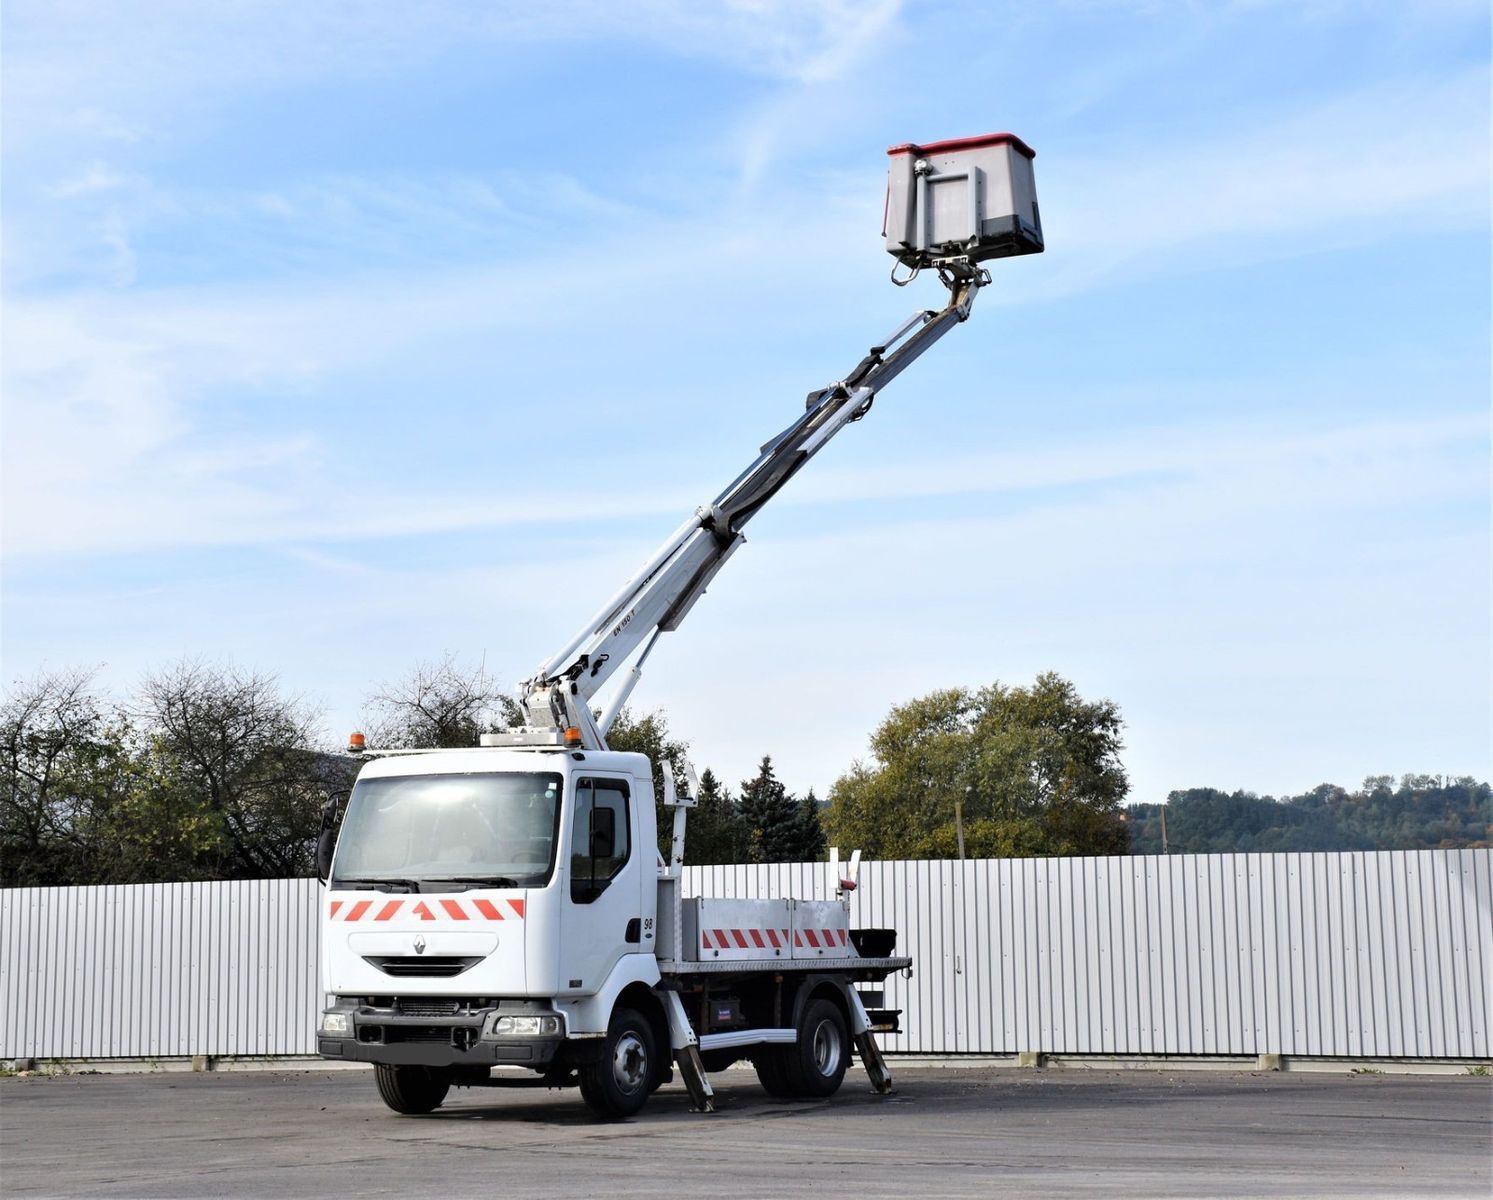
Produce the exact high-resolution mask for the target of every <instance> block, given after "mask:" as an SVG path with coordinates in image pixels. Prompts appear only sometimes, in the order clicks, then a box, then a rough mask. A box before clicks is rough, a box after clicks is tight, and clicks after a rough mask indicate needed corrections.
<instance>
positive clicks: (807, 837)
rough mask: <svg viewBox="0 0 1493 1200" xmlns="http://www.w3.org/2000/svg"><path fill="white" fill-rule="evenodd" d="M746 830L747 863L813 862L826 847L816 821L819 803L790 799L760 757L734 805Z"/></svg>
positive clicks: (769, 762) (768, 759)
mask: <svg viewBox="0 0 1493 1200" xmlns="http://www.w3.org/2000/svg"><path fill="white" fill-rule="evenodd" d="M738 808H739V809H740V812H741V821H742V824H743V825H744V826H745V828H746V849H747V856H746V859H744V860H740V861H750V862H764V863H767V862H817V861H818V860H819V859H821V858H823V857H824V854H825V849H826V843H825V838H824V830H823V828H822V827H821V825H820V821H819V802H818V801H817V800H815V799H814V794H813V793H812V792H810V793H809V795H807V796H806V797H804V799H803V800H799V799H798V798H797V797H795V796H794V795H792V793H790V792H789V791H788V789H787V788H786V787H784V786H783V783H782V781H781V780H779V779H778V777H777V775H776V774H775V773H774V772H773V769H772V758H771V756H770V755H763V757H762V763H761V765H760V766H759V767H758V769H757V774H756V775H755V776H753V777H752V778H751V779H747V780H744V781H743V782H742V785H741V799H740V801H739V802H738Z"/></svg>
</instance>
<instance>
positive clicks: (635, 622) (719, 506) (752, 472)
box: [488, 263, 989, 750]
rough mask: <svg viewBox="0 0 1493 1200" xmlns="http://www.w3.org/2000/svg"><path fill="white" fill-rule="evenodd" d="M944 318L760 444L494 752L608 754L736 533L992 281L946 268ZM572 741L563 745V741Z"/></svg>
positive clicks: (935, 316) (919, 329) (528, 699)
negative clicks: (646, 674)
mask: <svg viewBox="0 0 1493 1200" xmlns="http://www.w3.org/2000/svg"><path fill="white" fill-rule="evenodd" d="M939 274H940V277H941V278H942V279H943V281H944V283H945V284H946V286H947V287H948V288H949V293H950V298H949V303H948V304H947V305H946V306H945V307H944V308H943V309H941V310H938V311H936V312H935V311H932V310H927V311H923V312H919V313H916V314H914V315H913V316H912V317H910V318H909V319H908V320H907V321H905V322H903V324H902V325H901V326H899V327H898V328H897V329H896V331H895V332H893V333H892V335H891V336H890V337H888V338H887V339H886V340H885V341H884V342H882V343H881V344H879V345H877V346H873V347H872V348H871V350H870V352H869V353H868V354H867V355H866V357H865V358H863V359H862V360H861V361H860V362H859V363H858V364H856V367H855V369H854V370H853V371H851V372H850V374H849V375H847V376H846V377H845V378H844V379H842V380H840V381H839V382H837V383H834V384H831V385H830V386H829V387H825V388H821V389H819V390H818V391H815V392H811V393H810V394H809V397H808V400H807V402H806V405H805V409H804V413H803V415H802V416H800V417H799V418H798V419H797V420H795V421H794V422H793V423H792V424H791V425H789V426H788V428H786V429H784V430H783V431H782V432H781V433H779V434H778V435H777V436H776V437H774V438H772V439H770V440H769V441H768V442H767V443H766V444H764V445H763V446H762V448H761V450H760V452H759V453H758V456H757V458H756V460H755V461H754V462H753V463H752V464H751V465H750V466H749V467H747V469H746V470H745V471H743V472H742V473H741V474H740V475H738V476H737V477H736V478H735V479H734V480H732V481H731V483H730V484H728V485H727V486H726V488H725V489H724V490H723V491H722V492H721V493H720V494H719V495H718V496H716V497H715V499H714V500H712V501H711V502H710V503H709V504H706V505H702V506H701V507H700V508H697V509H696V510H695V512H694V513H693V514H692V515H691V516H690V518H689V519H688V520H687V521H685V522H684V524H683V525H681V526H680V527H679V528H678V529H677V530H675V531H674V533H673V534H672V535H671V536H670V538H669V539H668V540H667V541H666V542H664V544H663V545H662V546H660V547H659V549H658V550H657V551H655V552H654V554H653V556H652V557H651V558H649V560H648V561H647V562H646V563H645V564H644V565H643V567H642V569H641V570H639V571H638V572H637V574H635V575H634V576H633V577H632V578H631V579H630V580H628V582H627V583H626V584H625V585H624V586H623V587H622V588H621V590H619V591H618V592H617V593H616V595H614V596H613V597H612V598H611V599H610V600H609V601H608V602H607V603H606V605H605V606H604V607H603V608H601V609H600V610H599V611H598V612H597V614H596V615H595V616H594V617H593V618H592V619H591V620H590V621H589V622H587V623H586V625H585V626H584V627H583V628H582V629H581V631H580V632H579V633H577V634H576V636H575V637H573V638H572V639H571V640H570V641H569V642H568V643H567V644H566V645H565V647H564V648H563V649H562V650H560V651H559V652H558V653H557V654H555V655H553V656H552V657H551V658H549V659H548V660H546V661H545V662H544V663H543V665H541V667H540V668H539V671H538V673H537V674H536V675H535V676H534V677H533V678H532V679H530V680H528V681H527V682H526V683H525V684H524V685H523V688H522V691H523V704H524V709H525V713H526V721H525V728H524V729H523V730H520V731H515V732H513V733H510V734H499V735H488V740H489V741H490V742H491V743H496V744H505V743H507V744H522V743H533V742H545V743H559V742H562V741H569V742H570V743H572V744H576V745H578V746H581V747H584V748H588V749H595V750H604V749H606V733H607V730H608V729H609V728H610V727H611V724H612V722H613V720H615V719H616V716H617V714H618V713H619V712H620V711H621V708H622V704H623V703H624V702H625V701H626V699H627V696H628V695H629V694H630V693H631V691H632V688H633V686H634V685H635V684H636V683H637V680H638V675H639V672H640V670H641V667H642V661H643V659H644V658H646V657H647V655H648V653H649V652H650V651H651V650H652V648H653V645H654V643H655V642H656V641H657V639H658V635H659V634H661V633H665V632H668V631H670V630H674V629H678V628H679V625H680V623H681V622H682V621H683V620H684V618H685V617H686V616H687V615H688V614H689V611H690V609H692V608H693V607H694V605H695V602H696V601H697V600H699V598H700V597H701V596H702V595H704V594H705V590H706V588H707V587H708V586H709V585H710V582H711V580H712V579H714V578H715V576H716V573H717V572H719V571H720V569H721V567H722V566H724V565H725V563H726V560H727V559H729V558H730V557H731V555H733V554H734V553H736V551H737V549H738V548H739V547H740V546H741V544H742V543H743V542H744V541H745V540H746V539H745V536H744V535H743V533H742V529H743V528H744V526H745V525H746V523H747V522H748V521H750V520H751V519H752V517H753V516H755V515H756V514H757V512H759V511H760V510H761V509H762V507H763V506H764V505H765V504H767V502H768V501H769V500H771V499H772V498H773V497H774V496H775V495H777V493H778V492H779V491H780V490H781V489H782V487H783V485H784V484H786V483H787V482H788V480H790V479H791V478H792V477H793V476H794V475H795V474H797V473H798V471H799V470H800V469H802V467H803V465H804V464H805V463H807V462H808V461H809V459H811V458H813V457H814V455H815V454H817V453H819V451H820V450H822V449H823V448H824V446H825V445H826V444H827V443H828V442H829V440H830V439H831V438H833V437H834V436H835V434H837V433H839V432H840V430H842V429H844V428H845V427H846V426H847V425H849V424H851V423H853V422H855V421H858V420H860V419H861V418H862V417H864V416H865V415H866V413H867V412H868V411H869V410H870V408H871V403H872V401H873V400H874V399H875V397H876V394H877V392H878V391H879V390H880V389H881V388H883V387H885V386H886V384H888V383H890V382H891V381H892V380H893V379H895V378H896V377H897V376H898V375H899V374H901V373H902V371H903V370H904V369H906V367H907V366H908V365H909V364H911V363H912V362H913V361H914V360H915V359H917V358H918V357H919V356H920V355H921V354H922V353H923V352H924V351H926V350H927V349H928V348H929V347H930V346H931V345H933V343H934V342H936V341H938V340H939V338H941V337H943V335H944V334H945V333H947V332H948V331H949V330H950V329H952V328H953V327H954V326H955V325H957V324H959V323H960V322H962V321H964V320H965V319H967V318H968V316H969V313H970V308H971V306H972V305H973V303H974V299H975V294H976V293H977V292H978V290H979V288H980V287H981V286H982V285H983V284H985V283H988V282H989V275H988V274H987V273H986V272H985V271H984V270H982V269H980V268H979V267H976V266H974V265H972V264H969V263H954V264H946V265H944V266H943V267H942V268H941V269H940V272H939ZM634 655H636V659H635V661H634V663H633V666H632V669H631V670H630V672H629V673H628V676H627V678H625V679H624V680H623V682H622V684H621V686H620V687H619V689H618V692H617V695H615V696H614V697H613V699H612V702H611V703H610V704H609V705H608V706H607V708H606V710H605V712H604V713H602V715H601V716H600V717H599V718H598V717H597V716H595V715H594V714H593V712H592V703H591V702H592V700H593V698H594V697H595V696H596V695H597V694H598V693H599V692H600V691H601V690H602V688H603V687H604V686H605V685H606V684H607V683H608V681H609V680H610V679H611V677H612V676H613V675H614V674H615V673H616V671H617V670H618V669H619V668H620V667H622V666H623V665H624V664H625V663H626V662H627V661H628V660H629V659H632V658H634ZM567 733H568V737H567Z"/></svg>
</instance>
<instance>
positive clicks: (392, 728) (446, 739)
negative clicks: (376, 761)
mask: <svg viewBox="0 0 1493 1200" xmlns="http://www.w3.org/2000/svg"><path fill="white" fill-rule="evenodd" d="M368 711H369V715H370V717H371V719H370V720H369V722H368V725H369V730H368V733H369V744H370V745H372V746H376V747H382V748H385V749H395V750H433V749H461V748H463V747H467V746H475V745H477V744H478V741H479V739H480V737H481V735H482V734H484V733H492V732H495V731H498V730H502V729H507V728H508V727H509V726H510V725H515V724H519V723H521V721H522V715H521V713H520V712H519V705H518V701H517V700H515V699H514V698H513V697H512V696H508V695H505V694H504V693H503V692H502V691H501V690H500V689H499V687H498V685H497V682H496V680H494V679H493V677H492V676H491V675H489V674H488V673H487V671H486V669H485V668H484V667H481V666H478V667H477V668H476V669H474V670H471V671H464V670H463V669H462V668H461V667H460V666H458V665H457V662H456V659H455V657H454V656H453V655H450V654H448V655H446V657H445V658H443V659H441V661H440V662H437V663H418V664H416V666H415V668H414V670H412V671H411V672H410V673H409V674H408V675H407V676H405V677H404V678H403V679H401V680H399V681H398V682H397V683H395V684H393V685H384V686H383V687H382V689H381V690H380V691H378V692H376V693H375V694H374V695H373V696H372V697H371V698H370V699H369V701H368Z"/></svg>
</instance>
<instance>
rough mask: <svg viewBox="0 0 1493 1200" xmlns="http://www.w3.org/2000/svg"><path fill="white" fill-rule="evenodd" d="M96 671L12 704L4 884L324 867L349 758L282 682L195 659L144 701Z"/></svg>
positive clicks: (0, 818)
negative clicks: (323, 737) (323, 735)
mask: <svg viewBox="0 0 1493 1200" xmlns="http://www.w3.org/2000/svg"><path fill="white" fill-rule="evenodd" d="M91 686H92V677H91V675H89V674H87V673H79V672H63V673H57V674H48V675H41V676H38V677H36V678H34V679H31V680H26V681H22V682H21V683H19V684H17V685H16V686H15V687H13V688H12V689H10V691H9V692H8V694H7V698H6V700H5V702H4V706H3V709H0V745H3V748H4V749H3V760H0V775H3V780H0V782H3V788H4V790H3V794H0V863H3V866H0V881H3V882H4V883H6V884H9V885H54V884H78V883H148V882H156V881H165V880H195V879H245V878H260V877H282V876H287V875H300V874H306V873H309V871H310V867H311V853H312V846H313V842H314V838H315V834H316V829H317V825H318V819H319V815H320V810H321V805H322V803H323V800H324V798H325V794H326V792H327V791H328V790H329V789H331V788H333V787H337V786H345V784H346V782H347V781H348V780H349V778H350V770H349V767H348V765H347V764H346V763H345V761H344V760H340V759H337V758H335V757H333V756H329V755H325V754H322V753H319V752H318V751H316V750H315V749H314V748H313V747H312V745H311V740H310V734H309V717H308V716H307V715H306V713H305V712H304V711H303V710H302V708H301V707H300V706H299V704H298V703H297V702H296V701H294V700H291V699H287V698H286V697H283V696H281V695H280V694H279V692H278V690H277V689H276V686H275V683H274V681H273V680H272V679H269V678H267V677H264V676H258V675H253V674H246V673H242V672H238V671H235V670H233V669H231V668H214V667H207V666H204V665H202V664H200V663H190V662H187V663H182V664H179V665H178V666H176V667H173V668H170V669H169V670H167V671H163V672H160V673H157V674H155V675H152V676H150V677H149V678H147V680H146V681H145V684H144V686H143V688H142V689H141V695H140V699H139V702H138V704H137V705H136V706H135V708H134V709H133V710H126V709H123V708H116V707H110V706H108V705H106V704H105V703H104V702H103V701H101V700H100V699H99V698H98V697H97V696H96V695H94V694H93V692H92V690H91Z"/></svg>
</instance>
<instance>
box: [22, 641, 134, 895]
mask: <svg viewBox="0 0 1493 1200" xmlns="http://www.w3.org/2000/svg"><path fill="white" fill-rule="evenodd" d="M92 685H93V672H90V671H77V670H73V671H59V672H54V673H43V674H40V675H37V676H36V677H34V678H32V679H29V680H23V681H20V682H18V683H17V684H15V685H14V686H13V687H12V688H11V689H9V693H8V695H7V696H6V697H5V700H4V703H3V706H0V742H3V746H0V754H3V758H0V776H3V779H0V788H3V791H0V880H3V882H4V883H5V885H6V886H11V887H23V886H47V885H59V884H70V883H111V882H119V881H122V880H121V876H122V862H123V859H124V857H125V856H124V853H123V848H122V844H121V838H120V821H119V813H120V810H121V808H122V806H123V805H124V804H125V802H126V800H127V797H128V795H129V790H130V787H131V783H132V779H133V774H134V772H133V764H132V762H131V756H130V734H129V727H128V724H127V722H126V721H125V720H124V718H123V717H122V716H121V715H120V714H118V713H110V712H106V711H105V709H104V707H103V706H102V704H101V703H100V701H99V700H98V698H97V697H96V696H95V695H94V694H93V691H92Z"/></svg>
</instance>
